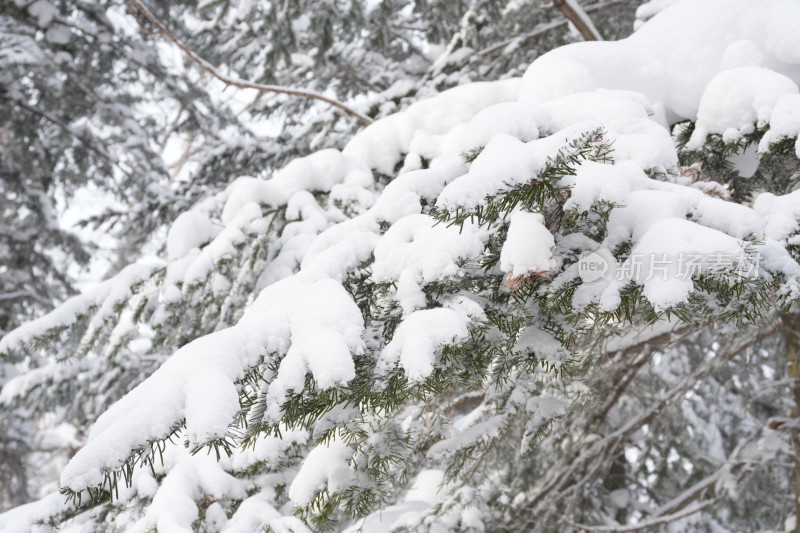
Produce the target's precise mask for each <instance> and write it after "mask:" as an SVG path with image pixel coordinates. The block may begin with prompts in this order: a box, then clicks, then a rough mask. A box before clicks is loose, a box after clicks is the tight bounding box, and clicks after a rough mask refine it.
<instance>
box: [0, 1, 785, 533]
mask: <svg viewBox="0 0 800 533" xmlns="http://www.w3.org/2000/svg"><path fill="white" fill-rule="evenodd" d="M642 13H644V14H642V17H641V18H648V17H647V10H644V11H643V12H642ZM723 15H724V16H723ZM798 17H800V11H798V9H797V6H796V5H795V4H794V3H793V2H790V1H783V2H778V1H776V2H775V3H773V4H771V5H770V6H769V7H766V8H765V6H764V5H763V4H761V3H757V2H754V1H748V0H738V1H736V2H723V1H721V0H704V1H703V2H695V1H691V0H684V1H682V2H677V3H675V5H673V6H670V7H668V8H666V9H664V10H663V12H661V13H660V14H658V15H655V16H654V17H652V19H651V20H649V21H648V22H646V23H644V24H643V25H642V26H641V27H640V29H639V30H638V31H637V33H635V34H634V35H633V36H632V37H630V38H628V39H625V40H621V41H617V42H608V43H584V44H578V45H572V46H566V47H563V48H559V49H556V50H554V51H553V52H551V53H549V54H546V55H544V56H542V57H541V58H539V59H538V60H536V61H535V62H534V63H533V64H532V65H531V67H530V68H529V69H528V71H527V72H526V74H525V76H524V77H523V78H522V79H521V80H520V79H515V78H512V79H506V80H501V81H495V82H488V83H475V84H467V85H463V86H459V87H456V88H453V89H450V90H448V91H445V92H443V93H441V94H439V95H437V96H435V97H433V98H430V99H427V100H421V101H419V102H418V103H416V104H413V105H411V106H409V107H408V108H407V109H405V110H404V111H402V112H400V113H397V114H394V115H390V116H387V117H385V118H383V119H381V120H378V121H376V122H375V123H374V124H373V125H371V126H369V127H368V128H366V129H364V130H362V131H360V132H359V133H358V134H356V135H355V137H354V138H353V139H352V140H351V141H350V142H348V143H347V145H346V146H345V147H344V148H343V149H342V150H341V151H340V150H337V149H326V150H320V151H317V152H315V153H312V154H311V155H309V156H306V157H302V158H298V159H294V160H292V161H291V162H290V163H288V164H287V165H286V166H284V167H283V168H282V169H281V170H279V171H277V172H276V173H275V174H274V175H273V176H272V177H271V178H270V179H257V178H249V177H242V178H239V179H237V180H235V181H233V182H232V183H231V184H230V185H228V187H226V188H225V189H224V190H223V191H221V192H219V193H217V194H214V195H209V196H208V197H206V198H205V199H203V200H201V201H199V202H197V203H195V204H194V205H193V206H192V207H191V208H190V209H188V210H186V211H184V212H183V213H182V214H181V215H180V216H178V218H177V219H176V220H175V221H174V223H173V224H172V225H171V227H170V229H169V232H168V234H167V236H166V254H165V258H164V259H163V260H160V261H144V260H142V261H139V262H137V263H134V264H132V265H130V266H129V267H127V268H125V269H124V270H122V271H121V272H120V273H119V274H117V275H116V276H114V277H112V278H110V279H109V280H108V281H106V282H104V283H103V284H102V285H99V286H98V287H96V288H95V289H93V290H90V291H87V292H85V293H83V294H81V295H79V296H77V297H75V298H73V299H71V300H69V301H68V302H67V303H65V304H64V305H62V306H61V307H59V308H57V309H56V310H55V311H54V312H52V313H50V314H48V315H45V316H43V317H41V318H39V319H37V320H34V321H32V322H29V323H27V324H25V325H24V326H22V327H21V328H18V329H17V330H15V331H12V332H11V333H9V334H8V335H6V336H5V337H4V338H3V340H2V341H0V351H2V353H3V354H4V356H5V357H6V358H7V360H8V361H21V362H23V363H26V364H27V361H28V358H30V357H31V356H30V354H37V355H39V356H40V357H41V360H42V361H46V362H45V363H44V364H42V365H39V366H38V367H37V368H35V369H32V370H31V371H29V372H27V373H24V374H22V375H20V376H19V377H16V378H14V379H12V380H11V381H9V382H8V384H7V385H6V386H5V387H4V388H3V391H2V394H1V395H0V401H2V402H3V404H4V405H5V406H7V408H12V407H13V408H19V409H31V410H36V409H47V407H46V406H47V405H48V403H49V402H52V398H53V396H54V395H55V394H58V397H59V398H62V399H63V398H74V400H73V401H67V402H66V403H62V406H61V407H62V408H64V409H66V410H75V411H80V412H81V413H83V415H82V416H84V417H87V416H89V414H90V413H91V414H94V411H96V410H99V409H106V407H107V399H108V398H109V397H119V396H122V398H121V400H120V401H119V402H117V403H115V404H113V405H111V406H110V407H109V408H108V410H107V411H106V412H105V414H103V415H102V416H101V417H100V418H99V419H98V420H97V421H96V423H95V424H94V426H93V427H92V429H91V430H90V433H89V435H88V439H87V442H86V444H85V446H84V447H83V448H82V449H81V450H80V451H78V452H77V454H76V455H75V456H74V457H73V458H72V460H71V461H70V463H69V464H68V465H67V467H66V468H65V469H64V471H63V473H62V476H61V484H62V490H61V493H53V494H52V495H50V496H48V497H46V498H44V499H42V500H40V501H39V502H36V503H33V504H30V505H29V506H25V507H21V508H19V509H16V510H13V511H11V512H9V513H6V514H4V515H0V525H4V526H6V527H7V528H8V529H9V530H14V529H13V528H18V529H20V530H25V529H26V528H27V529H30V528H32V527H34V526H35V525H36V524H39V525H40V527H42V528H43V529H46V528H49V527H51V525H62V526H72V525H75V526H79V527H86V528H90V529H91V528H94V529H107V530H113V529H114V528H118V529H120V530H129V529H131V530H143V531H146V530H148V529H152V528H156V529H158V530H160V531H162V530H163V531H178V530H204V531H237V530H242V531H252V530H258V529H262V528H264V529H267V530H272V531H305V530H309V529H310V530H325V529H333V528H339V529H340V528H343V527H347V526H348V525H349V524H354V525H353V527H355V528H359V527H361V528H363V529H364V530H374V531H386V530H409V531H424V530H430V531H442V530H456V531H473V530H475V531H481V530H487V529H488V530H509V531H520V530H525V531H530V530H540V531H554V530H571V529H578V530H579V529H594V530H612V531H613V530H636V529H644V528H648V527H649V528H660V527H667V525H668V524H671V525H672V527H676V528H684V529H693V530H701V531H702V530H708V531H713V530H717V529H719V528H728V529H733V530H748V529H759V530H760V529H766V528H784V527H786V528H790V527H793V526H792V523H793V520H794V519H795V517H796V516H797V514H798V513H797V512H796V511H795V510H794V508H793V505H792V504H791V501H792V500H793V499H794V498H792V497H791V494H792V492H793V491H794V487H795V484H796V483H795V481H793V478H792V476H793V475H794V474H793V473H792V469H793V468H794V467H787V464H791V462H792V461H795V460H796V457H797V454H796V453H795V451H793V450H792V448H791V446H792V445H794V434H793V425H794V424H796V420H795V418H796V414H797V413H796V412H795V411H792V412H790V409H792V406H793V404H795V400H796V399H797V398H796V397H795V396H793V394H794V392H793V390H794V380H796V377H797V369H798V368H799V367H798V364H797V353H798V347H797V341H796V334H797V332H796V327H795V324H796V316H797V315H796V313H797V311H796V305H797V298H798V291H799V290H800V288H799V287H798V279H800V267H798V264H797V248H796V242H795V241H796V239H797V233H798V227H800V226H799V225H798V219H800V212H798V209H797V207H796V204H797V198H796V196H797V192H796V181H797V180H796V166H797V157H798V152H797V149H796V146H795V144H796V143H797V135H798V131H800V130H799V129H798V125H797V120H796V117H797V116H798V113H797V109H798V105H800V104H799V103H798V102H799V100H798V96H797V95H798V89H797V81H798V80H797V77H796V74H795V70H796V69H795V68H794V67H796V65H797V64H798V63H800V60H798V59H797V57H796V54H795V55H793V50H796V49H798V48H797V46H795V45H797V44H800V43H797V42H796V40H797V39H796V37H795V33H794V32H793V27H792V26H793V23H794V22H795V21H796V20H797V19H798ZM751 19H757V20H759V21H760V22H761V23H762V24H757V25H751V26H747V25H742V24H739V21H742V20H751ZM467 20H468V21H469V20H471V19H467ZM465 35H466V34H465ZM464 38H466V37H464ZM701 47H702V50H703V51H704V52H705V53H702V54H700V53H698V49H701ZM632 66H637V67H640V68H632ZM687 73H690V74H692V76H688V77H687V75H686V74H687ZM793 76H794V77H793ZM56 346H57V347H58V350H57V352H56V351H55V350H54V347H56ZM59 355H61V358H62V359H63V362H62V363H57V362H54V360H55V359H58V356H59ZM49 358H53V359H49ZM162 360H165V362H164V363H163V365H161V366H160V367H159V368H158V369H157V370H156V369H155V368H156V367H157V366H158V365H159V364H160V363H161V361H162ZM785 363H788V368H787V370H786V371H785V373H784V369H783V365H784V364H785ZM784 375H785V376H786V379H785V380H784V379H783V376H784ZM145 376H149V377H147V378H146V379H144V378H145ZM137 383H138V385H136V386H135V387H134V388H133V390H131V391H130V392H128V393H127V394H125V391H127V389H128V388H130V387H131V386H132V385H134V384H137ZM787 384H789V385H791V387H788V386H787ZM62 402H63V400H62ZM798 471H800V470H798ZM796 479H800V478H796ZM776 487H777V489H778V490H776ZM437 489H438V492H437ZM783 494H786V495H788V496H786V497H782V495H783ZM65 496H66V502H65V501H64V497H65ZM362 517H365V518H362ZM362 519H363V520H364V521H363V522H354V521H357V520H362ZM784 521H785V522H784Z"/></svg>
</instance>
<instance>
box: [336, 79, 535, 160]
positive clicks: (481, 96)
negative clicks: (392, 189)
mask: <svg viewBox="0 0 800 533" xmlns="http://www.w3.org/2000/svg"><path fill="white" fill-rule="evenodd" d="M519 83H520V81H519V79H517V78H512V79H508V80H504V81H500V82H491V83H487V82H477V83H471V84H468V85H462V86H460V87H454V88H452V89H449V90H447V91H444V92H443V93H441V94H439V95H437V96H435V97H433V98H429V99H427V100H423V101H421V102H417V103H415V104H413V105H411V106H410V107H409V108H408V109H406V110H405V111H404V112H402V113H398V114H396V115H391V116H388V117H386V118H383V119H381V120H378V121H376V122H375V123H374V124H371V125H370V126H368V127H366V128H364V129H363V130H362V131H360V132H358V133H357V134H356V136H355V137H353V139H352V140H351V141H350V142H349V143H348V144H347V146H346V147H345V149H344V151H343V153H344V154H345V155H348V156H351V157H354V158H357V159H361V160H362V161H365V162H366V163H367V164H368V165H369V167H370V168H374V169H376V170H377V171H378V172H381V173H383V174H388V175H391V174H392V172H393V170H394V167H395V165H396V164H397V163H398V162H399V161H400V157H401V155H402V154H405V153H406V152H408V151H409V147H410V146H411V142H412V140H413V138H414V136H415V135H418V134H419V132H421V131H424V132H427V133H428V134H442V133H445V132H447V131H449V130H451V129H452V128H453V127H455V126H457V125H459V124H462V123H464V122H467V121H468V120H470V119H471V118H472V117H473V116H475V114H476V113H478V112H479V111H481V110H483V109H484V108H485V107H488V106H490V105H492V104H499V103H501V102H508V101H511V100H516V94H517V91H518V90H519Z"/></svg>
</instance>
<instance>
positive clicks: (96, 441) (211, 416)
mask: <svg viewBox="0 0 800 533" xmlns="http://www.w3.org/2000/svg"><path fill="white" fill-rule="evenodd" d="M310 301H318V302H325V305H313V306H309V305H308V302H310ZM309 332H310V333H312V334H313V335H318V334H321V333H322V332H324V333H325V337H324V338H325V340H326V341H327V342H329V343H333V346H334V347H335V348H337V350H339V351H337V352H336V354H338V356H339V357H338V359H336V361H337V362H341V359H342V352H343V351H344V350H347V351H348V352H349V353H359V352H361V351H363V349H364V347H363V341H362V334H363V320H362V318H361V312H360V310H359V309H358V307H357V306H356V305H355V303H354V302H353V300H352V299H351V297H350V296H349V294H348V293H347V292H346V291H345V290H344V288H343V287H342V286H341V284H339V283H337V282H335V281H333V280H331V279H327V278H323V279H320V280H316V281H315V280H309V279H307V278H306V277H302V276H293V277H291V278H287V279H285V280H282V281H280V282H277V283H275V284H274V285H271V286H269V287H267V288H266V289H264V290H263V291H262V293H261V294H260V295H259V297H258V299H257V300H256V301H255V302H254V304H253V306H252V307H251V308H250V309H248V310H247V312H246V313H245V316H244V317H243V318H242V320H241V321H240V322H239V323H238V324H237V325H236V326H234V327H232V328H229V329H226V330H222V331H219V332H216V333H213V334H211V335H207V336H205V337H202V338H200V339H197V340H195V341H194V342H191V343H189V344H187V345H186V346H184V347H183V348H181V349H180V350H178V351H177V352H176V353H175V354H174V355H173V356H172V357H171V358H170V359H168V360H167V361H166V362H165V363H164V365H163V366H162V367H161V368H159V369H158V370H157V371H156V372H155V373H154V374H153V375H152V376H151V377H150V378H148V379H147V380H145V381H144V382H143V383H141V384H140V385H139V386H137V387H136V388H135V389H134V390H133V391H131V392H130V393H129V394H128V395H127V396H125V397H123V398H122V399H121V400H120V401H118V402H117V403H116V404H114V405H113V406H112V407H111V408H109V410H108V411H106V412H105V413H104V414H103V415H102V416H101V417H100V418H99V419H98V420H97V422H96V423H95V425H94V426H93V427H92V429H91V431H90V433H89V438H88V439H87V443H86V446H85V447H84V448H83V449H81V450H79V451H78V453H77V454H75V456H74V457H73V458H72V460H71V461H70V462H69V464H68V465H67V466H66V468H64V471H63V472H62V475H61V483H62V485H65V486H68V487H72V488H73V489H75V490H81V489H83V488H86V487H91V486H96V485H100V484H102V482H103V473H102V472H103V471H104V470H107V469H111V470H113V469H116V468H119V467H120V466H121V464H122V460H123V459H124V458H125V457H127V456H128V454H129V452H130V450H134V449H139V448H141V447H143V446H146V445H148V442H149V441H151V440H158V439H161V438H163V437H164V436H165V435H167V434H169V433H170V432H171V430H172V428H173V427H174V426H175V424H176V422H177V421H178V420H180V419H181V418H184V417H185V419H186V427H187V431H188V437H189V442H190V444H191V445H193V446H201V445H203V444H205V443H206V442H208V441H210V440H212V439H214V438H222V437H224V436H226V435H227V434H228V428H229V426H230V425H231V424H232V423H233V420H234V418H235V416H236V413H237V412H238V411H239V401H238V397H239V396H238V392H237V389H236V387H235V385H234V382H236V381H237V380H239V379H241V378H242V377H244V374H245V372H246V371H247V370H248V369H249V368H251V367H252V366H254V365H256V364H257V363H258V362H259V360H260V359H261V358H262V357H264V356H267V357H269V356H274V354H287V357H288V362H287V360H286V359H284V360H283V361H282V362H281V369H280V371H279V378H280V376H281V374H282V375H283V376H296V375H299V374H302V375H303V376H305V373H306V371H307V370H310V371H311V372H312V374H313V373H314V372H315V371H317V372H319V374H318V375H315V376H314V377H315V379H316V380H317V382H318V383H322V384H327V385H332V384H334V383H339V382H344V381H347V380H348V379H351V378H352V374H353V370H352V359H351V358H350V357H349V356H348V358H347V363H349V364H344V365H331V364H329V361H330V357H331V353H330V352H329V345H319V344H313V345H306V346H305V347H304V348H303V349H302V350H301V348H300V347H299V346H298V347H296V348H294V351H293V352H292V356H291V357H289V354H288V353H287V352H288V351H289V349H290V347H292V341H293V340H297V339H300V338H302V337H303V335H306V334H308V333H309ZM312 338H313V337H312ZM298 353H300V355H302V357H301V356H299V355H295V354H298ZM273 386H274V390H273V389H272V387H271V389H270V393H271V394H273V395H275V396H280V395H285V394H286V393H287V392H288V389H289V388H293V387H297V382H296V381H294V380H292V379H289V378H286V377H284V378H283V379H279V380H276V382H274V383H273ZM293 390H294V391H295V392H299V387H298V388H293Z"/></svg>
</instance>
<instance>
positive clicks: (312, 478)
mask: <svg viewBox="0 0 800 533" xmlns="http://www.w3.org/2000/svg"><path fill="white" fill-rule="evenodd" d="M352 456H353V450H351V449H350V447H349V446H347V445H346V444H343V443H341V442H336V441H334V442H331V443H329V444H327V445H326V444H323V445H320V446H317V447H316V448H314V449H313V450H311V451H310V452H309V454H308V456H307V457H306V459H305V461H303V465H302V466H301V467H300V472H298V473H297V476H296V477H295V478H294V481H293V482H292V484H291V486H290V487H289V499H290V500H292V502H294V504H295V505H297V506H300V507H303V506H306V505H308V504H309V503H311V502H312V501H313V499H314V496H315V495H316V493H317V491H319V490H320V489H322V488H323V487H327V488H328V492H329V493H331V494H333V493H335V492H337V491H338V490H340V489H342V488H344V487H346V486H347V483H348V482H350V480H352V479H353V477H354V473H353V471H352V470H351V469H350V466H349V464H348V462H349V460H350V458H351V457H352Z"/></svg>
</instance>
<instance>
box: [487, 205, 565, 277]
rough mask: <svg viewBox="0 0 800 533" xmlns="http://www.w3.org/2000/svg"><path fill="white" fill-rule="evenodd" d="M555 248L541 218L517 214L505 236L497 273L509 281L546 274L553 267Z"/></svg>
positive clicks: (551, 236)
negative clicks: (501, 273) (503, 273)
mask: <svg viewBox="0 0 800 533" xmlns="http://www.w3.org/2000/svg"><path fill="white" fill-rule="evenodd" d="M555 246H556V243H555V239H554V238H553V234H552V233H550V231H548V229H547V227H546V226H545V225H544V217H543V216H542V215H540V214H539V213H526V212H524V211H517V212H515V213H513V214H512V215H511V222H510V224H509V226H508V236H507V237H506V242H505V243H503V249H502V250H501V251H500V270H502V271H503V272H505V273H506V274H508V275H509V277H512V278H516V277H518V276H528V275H534V276H535V275H541V274H544V273H546V272H549V271H550V270H551V269H552V268H553V267H554V266H555V262H554V260H553V249H554V248H555Z"/></svg>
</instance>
